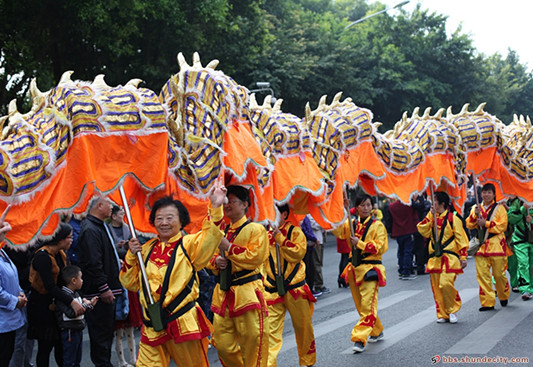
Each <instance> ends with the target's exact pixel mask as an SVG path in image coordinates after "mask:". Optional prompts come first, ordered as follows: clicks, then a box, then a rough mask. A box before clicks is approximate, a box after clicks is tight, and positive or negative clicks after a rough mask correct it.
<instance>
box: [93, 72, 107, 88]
mask: <svg viewBox="0 0 533 367" xmlns="http://www.w3.org/2000/svg"><path fill="white" fill-rule="evenodd" d="M104 77H105V75H104V74H98V75H97V76H95V77H94V80H93V83H92V86H93V87H97V88H109V85H107V84H106V82H105V80H104Z"/></svg>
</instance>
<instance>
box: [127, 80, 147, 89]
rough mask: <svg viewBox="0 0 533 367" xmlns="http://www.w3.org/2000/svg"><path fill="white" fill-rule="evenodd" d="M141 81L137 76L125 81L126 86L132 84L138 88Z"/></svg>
mask: <svg viewBox="0 0 533 367" xmlns="http://www.w3.org/2000/svg"><path fill="white" fill-rule="evenodd" d="M142 82H143V80H142V79H138V78H135V79H131V80H130V81H129V82H127V83H126V87H127V86H132V87H134V88H139V84H141V83H142Z"/></svg>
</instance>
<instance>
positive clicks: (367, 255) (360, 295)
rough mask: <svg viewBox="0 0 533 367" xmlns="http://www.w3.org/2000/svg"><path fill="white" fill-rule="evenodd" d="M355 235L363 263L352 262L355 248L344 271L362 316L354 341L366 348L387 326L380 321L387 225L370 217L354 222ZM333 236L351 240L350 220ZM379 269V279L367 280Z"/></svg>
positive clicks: (353, 335)
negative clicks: (380, 292) (379, 297)
mask: <svg viewBox="0 0 533 367" xmlns="http://www.w3.org/2000/svg"><path fill="white" fill-rule="evenodd" d="M353 223H354V225H355V223H357V224H356V225H355V236H357V237H359V238H360V240H359V242H357V249H358V250H361V251H362V257H363V260H361V264H359V265H358V266H356V267H354V265H353V264H352V262H351V257H352V256H353V249H352V251H351V252H350V262H349V263H348V265H347V266H346V268H345V269H344V272H343V273H342V275H341V276H342V277H343V278H344V279H346V281H347V282H348V284H349V285H350V290H351V292H352V297H353V300H354V302H355V307H356V308H357V312H358V313H359V321H358V322H357V325H355V327H354V328H353V330H352V337H351V340H352V342H361V343H363V345H365V346H366V342H367V339H368V337H369V336H371V337H378V336H379V335H380V334H381V332H382V331H383V325H382V324H381V321H380V319H379V318H378V291H379V287H384V286H385V285H386V284H387V278H386V275H385V267H384V266H383V264H382V263H381V257H382V256H383V254H384V253H385V252H386V251H387V250H388V248H389V242H388V236H387V230H386V229H385V225H384V224H383V223H382V222H381V221H378V220H373V219H372V217H371V216H369V217H367V218H366V219H365V220H364V221H363V223H361V222H360V221H357V222H356V220H355V219H354V220H353ZM332 233H333V234H334V235H335V236H337V237H338V238H340V239H342V240H349V239H350V223H349V221H346V222H344V224H343V225H342V226H341V227H339V228H337V229H335V230H334V231H332ZM370 270H375V271H376V273H377V277H378V280H372V281H367V280H365V279H364V278H365V275H366V274H367V273H368V272H369V271H370Z"/></svg>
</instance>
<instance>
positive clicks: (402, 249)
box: [396, 234, 415, 275]
mask: <svg viewBox="0 0 533 367" xmlns="http://www.w3.org/2000/svg"><path fill="white" fill-rule="evenodd" d="M396 242H398V264H399V265H400V269H399V270H398V272H399V273H400V275H411V268H412V267H413V249H414V247H415V238H414V235H412V234H406V235H403V236H399V237H396Z"/></svg>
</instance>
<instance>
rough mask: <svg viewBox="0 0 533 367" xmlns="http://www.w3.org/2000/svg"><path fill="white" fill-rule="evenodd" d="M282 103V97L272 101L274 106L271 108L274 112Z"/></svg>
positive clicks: (279, 108) (279, 109)
mask: <svg viewBox="0 0 533 367" xmlns="http://www.w3.org/2000/svg"><path fill="white" fill-rule="evenodd" d="M282 103H283V99H281V98H280V99H277V100H276V102H275V103H274V107H272V110H273V111H275V112H278V111H281V104H282Z"/></svg>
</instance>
